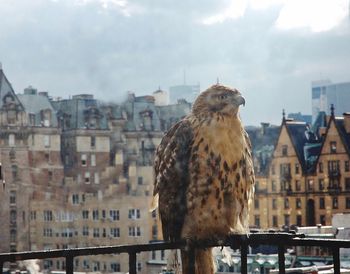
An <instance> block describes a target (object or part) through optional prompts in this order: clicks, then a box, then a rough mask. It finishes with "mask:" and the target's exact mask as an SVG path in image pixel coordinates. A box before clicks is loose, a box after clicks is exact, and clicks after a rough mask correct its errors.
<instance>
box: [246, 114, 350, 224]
mask: <svg viewBox="0 0 350 274" xmlns="http://www.w3.org/2000/svg"><path fill="white" fill-rule="evenodd" d="M319 116H320V117H318V118H317V119H316V121H317V123H316V124H314V125H313V127H312V129H311V128H310V127H309V126H308V125H307V124H306V123H303V122H297V121H294V120H290V119H286V118H283V120H282V125H281V127H280V133H279V136H278V138H277V141H276V145H275V146H274V151H273V155H272V158H271V161H270V164H269V168H268V170H269V171H268V173H267V174H266V177H265V179H266V188H264V189H261V187H260V185H259V187H257V192H256V200H259V202H256V207H255V209H254V214H256V215H259V217H260V227H261V228H270V227H274V228H281V227H282V226H286V227H290V226H292V225H297V226H314V225H316V224H322V225H331V219H332V216H333V215H334V214H337V213H343V212H347V211H350V195H349V193H350V192H349V191H350V167H349V160H350V153H349V152H350V149H349V148H350V146H349V144H350V114H348V113H344V115H343V117H336V116H335V113H334V108H333V107H332V110H331V115H329V116H327V115H325V113H322V112H321V113H320V115H319ZM261 191H263V194H261V193H260V192H261ZM259 204H262V206H263V207H262V208H261V206H259ZM266 205H267V207H266ZM261 210H267V214H262V212H261ZM258 213H259V214H258ZM266 217H267V219H265V220H264V218H266ZM251 223H252V224H253V220H252V219H251ZM257 224H258V222H255V225H257Z"/></svg>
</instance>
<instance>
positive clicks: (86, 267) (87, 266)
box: [83, 260, 90, 269]
mask: <svg viewBox="0 0 350 274" xmlns="http://www.w3.org/2000/svg"><path fill="white" fill-rule="evenodd" d="M83 268H84V269H89V268H90V263H89V261H88V260H83Z"/></svg>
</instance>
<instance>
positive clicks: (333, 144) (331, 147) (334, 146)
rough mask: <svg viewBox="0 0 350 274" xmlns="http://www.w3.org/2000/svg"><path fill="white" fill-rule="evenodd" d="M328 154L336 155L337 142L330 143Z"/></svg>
mask: <svg viewBox="0 0 350 274" xmlns="http://www.w3.org/2000/svg"><path fill="white" fill-rule="evenodd" d="M329 146H330V153H337V142H334V141H333V142H330V144H329Z"/></svg>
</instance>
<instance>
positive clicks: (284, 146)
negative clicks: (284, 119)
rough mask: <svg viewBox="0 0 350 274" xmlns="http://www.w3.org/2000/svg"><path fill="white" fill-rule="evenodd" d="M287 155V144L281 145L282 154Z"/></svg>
mask: <svg viewBox="0 0 350 274" xmlns="http://www.w3.org/2000/svg"><path fill="white" fill-rule="evenodd" d="M287 155H288V146H287V145H283V146H282V156H287Z"/></svg>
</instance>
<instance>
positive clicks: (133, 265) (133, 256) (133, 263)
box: [129, 252, 137, 274]
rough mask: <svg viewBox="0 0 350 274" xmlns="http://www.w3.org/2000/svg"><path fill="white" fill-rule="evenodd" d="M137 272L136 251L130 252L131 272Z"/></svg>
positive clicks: (133, 273) (134, 273)
mask: <svg viewBox="0 0 350 274" xmlns="http://www.w3.org/2000/svg"><path fill="white" fill-rule="evenodd" d="M136 273H137V271H136V252H129V274H136Z"/></svg>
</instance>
